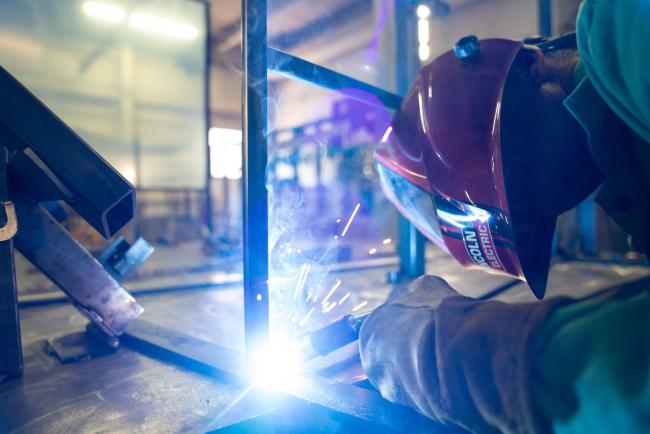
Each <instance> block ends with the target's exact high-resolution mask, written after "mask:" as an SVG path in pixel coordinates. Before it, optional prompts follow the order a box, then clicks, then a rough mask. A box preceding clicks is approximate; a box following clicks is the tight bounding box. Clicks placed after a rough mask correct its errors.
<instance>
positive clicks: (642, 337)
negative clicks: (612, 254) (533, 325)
mask: <svg viewBox="0 0 650 434" xmlns="http://www.w3.org/2000/svg"><path fill="white" fill-rule="evenodd" d="M536 346H537V352H538V357H537V358H536V375H535V378H537V379H538V382H537V383H538V384H537V385H536V386H537V387H535V388H534V389H533V391H534V394H535V400H536V401H537V403H538V405H539V407H540V408H541V409H542V410H543V412H544V414H545V416H546V417H547V418H548V419H549V420H550V421H551V423H552V424H553V425H554V431H555V432H556V433H559V434H561V433H563V432H571V430H572V429H576V427H585V426H592V427H606V430H607V432H639V433H641V432H648V429H650V426H648V422H647V421H648V409H650V351H649V350H648V347H649V346H650V295H649V294H648V293H647V292H646V293H641V294H638V295H636V296H634V297H630V298H627V299H624V300H609V301H599V302H594V301H581V302H576V303H574V304H572V305H569V306H565V307H561V308H559V309H558V310H557V311H556V312H554V313H553V314H552V316H551V317H550V319H549V321H548V322H547V323H546V324H545V325H544V327H543V328H542V330H541V331H540V335H539V336H538V339H537V343H536ZM640 378H641V379H645V381H641V382H639V379H640ZM603 403H607V404H606V405H603ZM573 432H577V431H573ZM592 432H593V431H592Z"/></svg>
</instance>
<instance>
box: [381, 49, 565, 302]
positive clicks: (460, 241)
mask: <svg viewBox="0 0 650 434" xmlns="http://www.w3.org/2000/svg"><path fill="white" fill-rule="evenodd" d="M522 46H523V42H521V41H512V40H506V39H485V40H481V41H480V42H479V41H478V39H476V38H475V37H468V38H463V40H461V41H460V42H459V44H457V45H456V46H455V47H454V50H451V51H449V52H447V53H445V54H443V55H442V56H440V57H438V58H437V59H436V60H434V61H433V62H432V63H431V64H429V65H427V66H425V67H423V68H422V69H421V71H420V72H419V74H418V76H417V78H416V80H415V84H414V85H413V87H412V88H411V90H410V91H409V93H408V94H407V95H406V97H405V98H404V101H403V104H402V106H401V109H400V110H398V112H397V113H396V114H395V117H394V119H393V122H392V124H391V126H390V127H389V128H388V130H387V131H386V133H385V134H384V137H383V138H382V141H381V144H380V145H379V146H378V148H377V149H376V152H375V157H376V161H377V163H378V164H377V166H378V172H379V176H380V179H381V183H382V188H383V190H384V192H385V193H386V195H387V196H388V198H389V199H390V200H391V202H393V203H394V204H395V205H396V206H397V208H398V209H399V210H400V212H401V213H402V214H403V215H404V216H405V217H407V218H408V219H409V220H410V221H411V222H412V223H413V224H414V225H415V226H416V227H417V228H418V229H419V230H420V231H421V232H422V233H423V234H424V235H426V236H427V237H428V238H429V239H430V240H431V241H433V242H434V243H435V244H437V245H438V246H439V247H441V248H442V249H444V250H445V251H447V252H449V253H450V254H452V255H453V256H454V257H455V258H456V259H457V260H458V261H459V262H460V263H461V264H463V265H465V266H472V267H481V268H484V269H486V270H489V271H492V272H495V273H501V274H507V275H510V276H514V277H516V278H520V279H522V280H525V281H526V282H527V283H528V285H529V286H530V288H531V289H532V291H533V293H534V294H535V296H537V297H538V298H542V297H543V296H544V293H545V291H546V282H547V277H548V268H549V259H550V252H551V243H552V238H553V232H554V230H555V219H554V218H549V217H542V216H534V215H528V216H525V217H524V215H525V214H526V213H522V216H521V217H518V215H514V216H513V214H512V213H511V212H510V210H511V208H512V204H509V202H508V195H507V189H506V185H505V182H504V173H503V162H502V156H501V140H500V130H499V129H500V107H501V101H502V97H503V91H504V87H505V83H506V79H507V77H508V73H509V71H510V68H511V66H512V64H513V62H514V60H515V57H516V55H517V53H518V52H519V50H520V49H521V48H522ZM513 217H515V221H514V223H513Z"/></svg>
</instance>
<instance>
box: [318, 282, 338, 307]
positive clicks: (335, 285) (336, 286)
mask: <svg viewBox="0 0 650 434" xmlns="http://www.w3.org/2000/svg"><path fill="white" fill-rule="evenodd" d="M339 286H341V279H336V283H335V284H334V286H333V287H332V289H330V292H328V293H327V295H326V296H325V298H323V301H321V304H322V305H323V306H325V304H326V303H327V301H328V300H329V299H330V297H331V296H332V294H334V291H336V290H337V289H339Z"/></svg>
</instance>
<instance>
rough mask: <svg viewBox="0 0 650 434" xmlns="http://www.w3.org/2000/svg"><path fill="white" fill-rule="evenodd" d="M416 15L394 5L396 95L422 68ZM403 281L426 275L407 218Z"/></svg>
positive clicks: (402, 231) (419, 239) (420, 241)
mask: <svg viewBox="0 0 650 434" xmlns="http://www.w3.org/2000/svg"><path fill="white" fill-rule="evenodd" d="M414 24H415V11H414V10H413V9H412V8H411V7H409V6H408V5H407V4H406V3H405V2H404V1H401V0H396V1H395V37H396V41H395V42H396V44H395V52H396V53H397V59H400V61H396V62H395V66H396V70H395V79H396V84H397V86H396V87H397V93H398V94H400V95H405V94H406V93H407V92H408V90H409V87H410V86H411V82H412V81H413V78H414V77H415V75H416V74H417V72H418V70H419V67H420V64H419V60H418V54H417V47H418V41H417V38H416V34H417V33H416V27H415V25H414ZM399 258H400V269H399V278H400V279H412V278H415V277H418V276H421V275H422V274H424V237H423V236H422V235H421V234H420V233H419V232H418V230H417V229H416V228H415V226H413V225H412V224H411V223H410V222H409V221H408V220H407V219H406V218H404V217H402V216H400V217H399Z"/></svg>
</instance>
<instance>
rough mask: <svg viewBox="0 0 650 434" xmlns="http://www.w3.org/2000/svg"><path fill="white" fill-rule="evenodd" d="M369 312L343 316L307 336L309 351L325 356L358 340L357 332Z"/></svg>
mask: <svg viewBox="0 0 650 434" xmlns="http://www.w3.org/2000/svg"><path fill="white" fill-rule="evenodd" d="M368 315H370V312H366V313H363V314H361V315H345V316H344V317H342V318H341V319H339V320H337V321H334V322H333V323H331V324H328V325H327V326H325V327H323V328H322V329H320V330H317V331H315V332H314V333H312V334H311V335H310V336H309V343H310V347H311V349H312V350H313V351H314V352H315V353H316V355H318V356H326V355H327V354H329V353H331V352H332V351H334V350H337V349H339V348H341V347H343V346H345V345H347V344H349V343H350V342H354V341H356V340H357V339H359V330H361V325H362V324H363V322H364V321H365V319H366V318H367V317H368Z"/></svg>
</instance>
